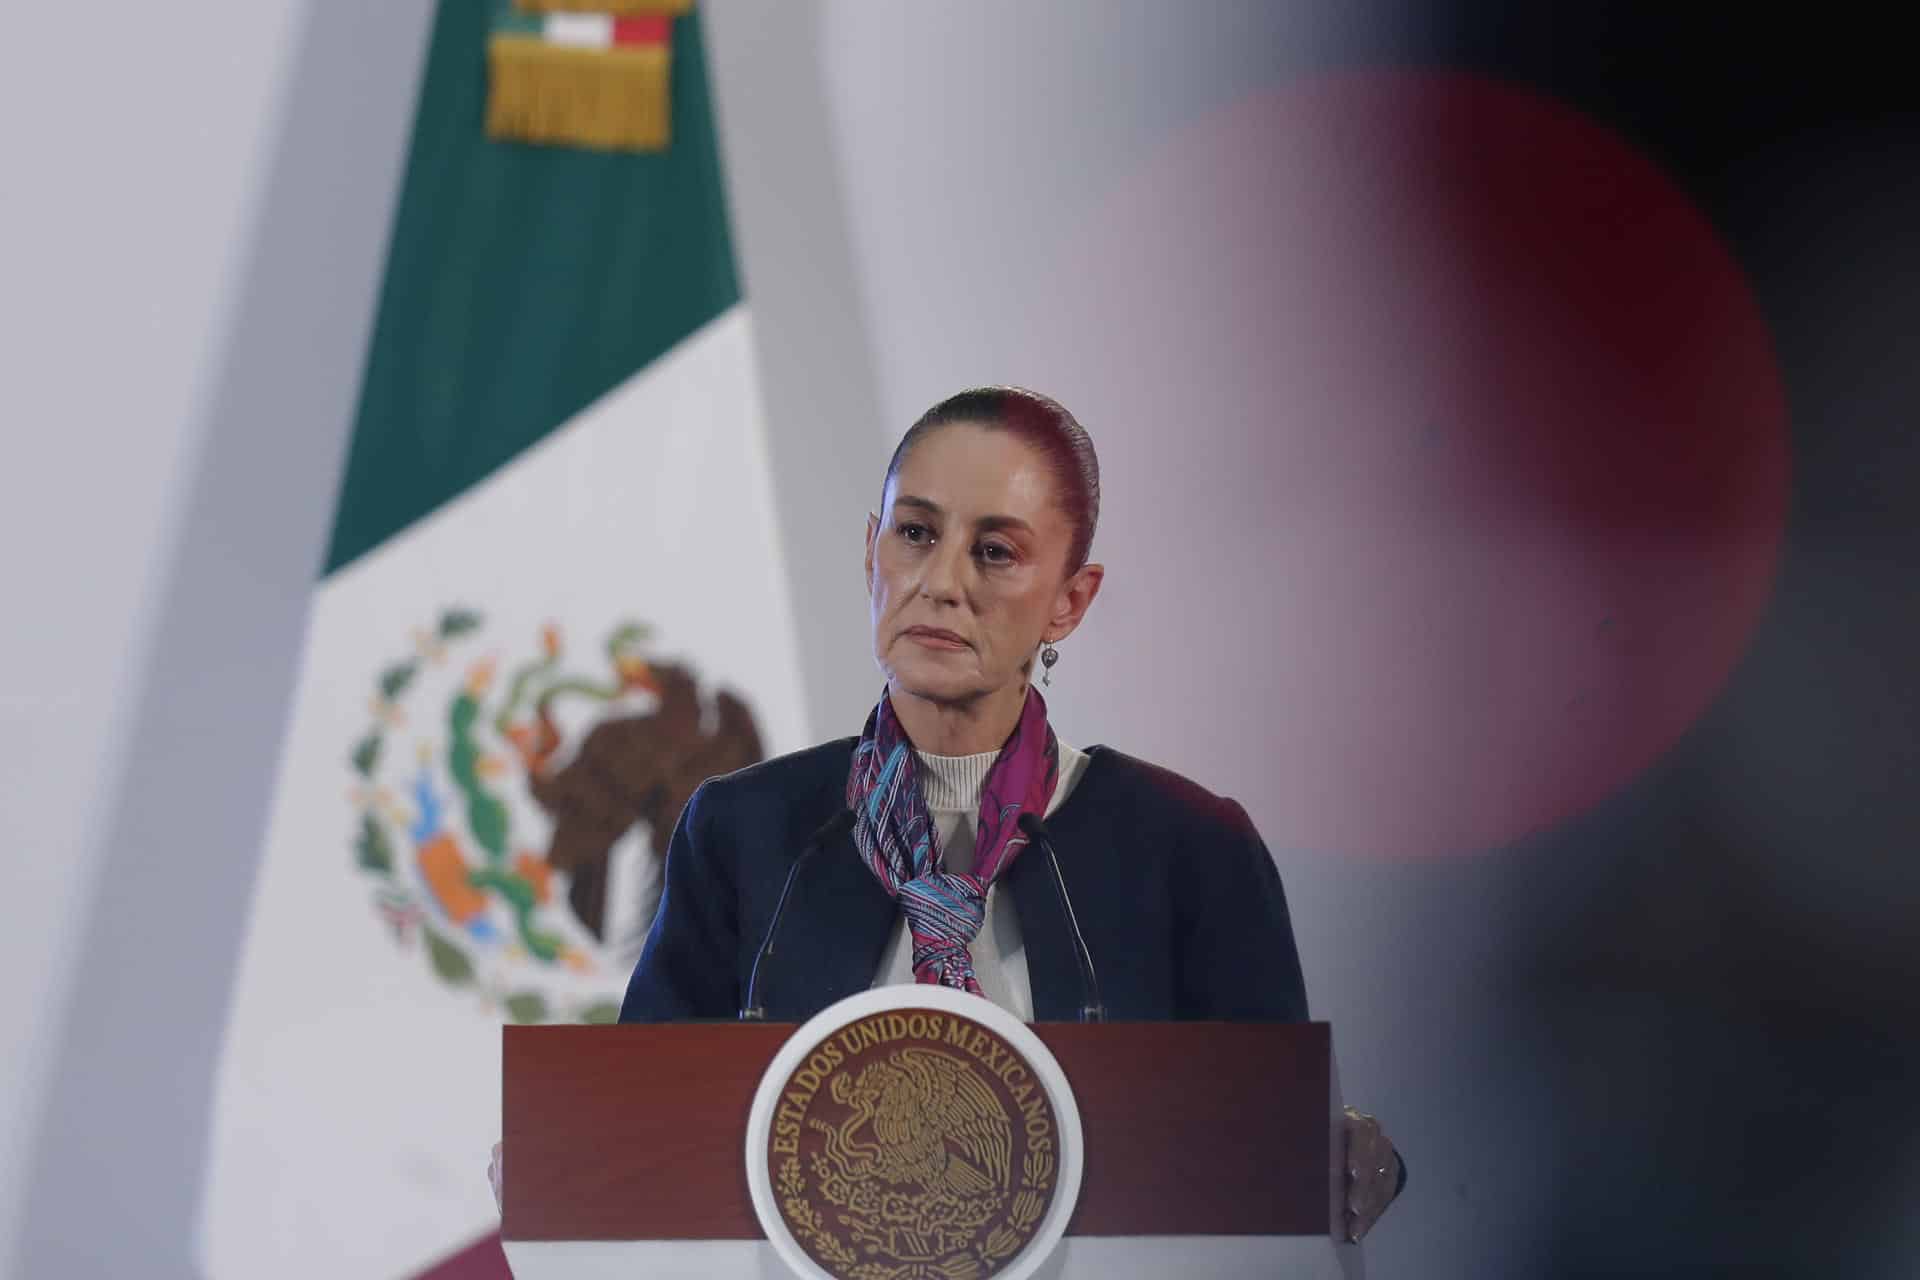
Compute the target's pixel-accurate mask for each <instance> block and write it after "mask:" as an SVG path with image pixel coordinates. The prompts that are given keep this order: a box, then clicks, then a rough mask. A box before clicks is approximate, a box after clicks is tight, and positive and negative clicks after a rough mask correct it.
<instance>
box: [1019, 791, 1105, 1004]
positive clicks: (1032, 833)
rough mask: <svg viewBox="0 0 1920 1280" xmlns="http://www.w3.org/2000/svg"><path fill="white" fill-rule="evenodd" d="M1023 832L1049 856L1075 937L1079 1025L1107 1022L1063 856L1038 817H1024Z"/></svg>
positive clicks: (1026, 815)
mask: <svg viewBox="0 0 1920 1280" xmlns="http://www.w3.org/2000/svg"><path fill="white" fill-rule="evenodd" d="M1020 829H1021V830H1022V831H1024V832H1026V833H1027V838H1028V839H1029V840H1031V841H1033V842H1034V843H1035V844H1037V845H1039V846H1040V851H1041V852H1042V853H1044V854H1046V855H1047V867H1048V869H1049V870H1051V871H1052V872H1053V891H1054V892H1055V893H1057V894H1059V895H1060V909H1061V910H1062V911H1064V912H1066V915H1067V932H1068V933H1070V934H1071V935H1073V958H1074V960H1075V961H1076V962H1077V963H1078V964H1079V966H1080V1021H1082V1022H1105V1021H1106V1020H1107V1007H1106V1006H1105V1005H1103V1004H1101V1003H1100V980H1099V979H1098V978H1096V977H1094V976H1093V954H1092V953H1091V952H1089V951H1088V950H1087V940H1086V938H1085V936H1084V935H1082V934H1081V932H1080V921H1079V919H1078V918H1077V917H1075V915H1074V914H1073V899H1071V898H1069V897H1068V896H1067V880H1066V877H1065V876H1063V875H1061V874H1060V855H1058V854H1057V853H1055V852H1054V851H1053V841H1051V840H1049V839H1048V838H1047V829H1046V828H1045V827H1043V826H1041V825H1040V819H1039V818H1038V817H1036V816H1035V815H1033V814H1031V813H1023V814H1021V815H1020Z"/></svg>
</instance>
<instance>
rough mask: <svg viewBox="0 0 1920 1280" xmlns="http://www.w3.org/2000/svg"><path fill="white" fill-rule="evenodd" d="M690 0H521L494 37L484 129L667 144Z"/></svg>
mask: <svg viewBox="0 0 1920 1280" xmlns="http://www.w3.org/2000/svg"><path fill="white" fill-rule="evenodd" d="M691 7H692V0H516V3H515V4H513V5H512V6H511V7H503V9H502V10H501V13H500V15H499V16H498V17H497V18H496V19H495V21H494V27H493V34H492V36H491V38H489V40H488V41H487V64H488V71H489V81H490V83H489V86H488V92H487V136H488V137H491V138H506V139H512V140H514V141H519V142H538V143H551V144H558V145H562V146H576V147H591V148H594V149H597V150H606V151H660V150H664V149H665V148H666V146H667V143H668V140H669V138H670V137H671V134H672V129H671V123H670V121H669V119H668V114H669V113H668V103H669V100H670V92H669V91H670V85H671V75H672V68H673V19H674V17H675V16H677V15H679V14H682V13H685V12H686V11H687V10H688V9H689V8H691Z"/></svg>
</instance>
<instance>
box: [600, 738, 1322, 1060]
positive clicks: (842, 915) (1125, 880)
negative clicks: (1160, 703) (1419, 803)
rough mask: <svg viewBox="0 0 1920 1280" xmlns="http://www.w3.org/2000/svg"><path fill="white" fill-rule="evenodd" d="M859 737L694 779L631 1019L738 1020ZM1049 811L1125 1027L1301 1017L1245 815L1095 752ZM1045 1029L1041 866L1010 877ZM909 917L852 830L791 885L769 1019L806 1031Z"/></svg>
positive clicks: (1044, 880) (1287, 943) (1053, 918)
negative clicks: (795, 872)
mask: <svg viewBox="0 0 1920 1280" xmlns="http://www.w3.org/2000/svg"><path fill="white" fill-rule="evenodd" d="M854 741H855V740H854V739H852V738H842V739H840V740H839V741H836V742H829V743H825V744H823V745H821V746H818V747H813V748H810V749H808V750H805V751H799V752H795V753H794V754H792V755H787V756H781V757H779V758H778V759H774V760H768V761H766V762H764V763H762V764H757V765H754V766H752V767H751V768H747V769H742V770H740V771H739V772H737V773H731V774H727V775H725V776H723V777H718V778H712V779H709V780H708V781H707V782H705V783H703V784H701V786H700V788H699V790H697V791H696V792H694V795H693V798H692V799H691V800H689V801H688V802H687V807H686V809H685V811H684V812H682V813H681V815H680V821H679V823H678V824H677V825H676V826H675V828H674V832H673V840H672V842H671V844H670V845H669V847H668V850H667V870H666V888H665V891H664V892H663V894H662V896H661V899H660V910H659V914H658V915H657V916H656V917H655V919H654V922H653V928H652V930H651V932H650V933H649V934H648V936H647V942H646V947H645V950H644V951H642V953H641V956H640V961H639V964H638V965H637V966H635V968H634V972H633V978H632V980H631V981H630V982H629V983H628V985H627V995H626V1000H625V1001H624V1002H623V1003H622V1005H621V1009H620V1020H621V1021H622V1022H661V1021H670V1020H677V1019H693V1018H732V1017H735V1016H736V1015H737V1013H738V1011H739V1008H740V1004H741V1001H742V999H743V997H744V995H745V992H746V986H747V979H748V975H749V972H750V970H751V969H752V966H753V957H754V953H755V952H756V951H757V950H758V949H759V947H760V943H761V940H762V939H763V938H764V937H765V935H766V931H767V923H768V921H769V920H770V919H771V917H772V915H773V907H774V903H775V902H776V901H777V900H778V898H779V896H780V887H781V885H782V883H784V881H785V880H786V876H787V872H788V870H789V869H790V868H791V867H792V866H793V861H794V859H795V858H797V857H798V856H799V855H800V854H801V852H802V851H803V850H804V849H805V848H806V847H807V844H808V842H809V840H810V839H811V838H812V837H813V835H814V833H815V832H817V831H818V830H819V829H820V828H821V827H822V826H823V825H825V824H826V823H827V821H828V820H829V819H831V818H832V817H833V816H834V814H836V813H837V812H839V811H840V810H842V809H844V808H845V807H846V800H845V792H846V783H847V769H848V766H849V764H850V763H851V761H852V755H853V747H854ZM1088 754H1089V756H1090V757H1091V758H1090V759H1089V760H1088V762H1087V766H1086V769H1085V771H1084V772H1083V773H1082V774H1081V776H1080V779H1079V781H1078V783H1077V784H1076V785H1075V786H1074V789H1073V792H1072V794H1070V795H1069V796H1068V797H1067V799H1066V801H1065V802H1064V803H1063V804H1061V806H1060V807H1059V809H1057V810H1056V811H1055V812H1054V814H1053V816H1052V817H1050V818H1048V819H1047V830H1048V833H1049V834H1050V835H1051V836H1052V839H1053V843H1054V846H1055V848H1056V849H1057V851H1058V853H1059V857H1060V872H1061V876H1062V878H1063V879H1065V881H1066V884H1067V891H1068V893H1069V895H1070V896H1071V897H1072V900H1073V907H1074V912H1075V914H1076V915H1078V916H1079V919H1080V927H1081V930H1082V931H1083V933H1084V934H1085V936H1086V940H1087V949H1088V950H1089V951H1090V952H1091V953H1092V956H1093V963H1094V969H1095V972H1096V973H1097V974H1098V975H1099V979H1100V987H1101V995H1102V998H1103V1000H1104V1002H1105V1004H1106V1007H1107V1016H1108V1017H1109V1018H1111V1019H1114V1020H1116V1021H1118V1020H1167V1019H1180V1018H1186V1019H1255V1020H1268V1021H1305V1020H1306V1018H1307V996H1306V988H1305V984H1304V983H1303V981H1302V980H1301V975H1300V958H1299V954H1298V952H1297V951H1296V950H1295V947H1294V941H1293V926H1292V923H1291V922H1290V921H1289V919H1288V917H1287V902H1286V896H1285V894H1284V893H1283V892H1282V890H1281V887H1280V876H1279V873H1278V872H1277V871H1275V869H1274V866H1273V859H1272V858H1271V857H1269V856H1268V853H1267V849H1266V846H1265V845H1264V844H1262V843H1261V840H1260V837H1259V835H1258V834H1257V833H1256V832H1255V831H1254V829H1253V824H1252V822H1250V821H1249V820H1248V818H1247V815H1246V811H1245V810H1243V809H1242V808H1241V807H1240V806H1239V805H1237V804H1235V803H1234V802H1233V801H1231V800H1227V799H1223V798H1221V797H1219V796H1215V795H1213V794H1212V793H1210V792H1208V791H1206V790H1205V789H1204V788H1202V787H1200V786H1198V785H1196V784H1195V783H1193V782H1190V781H1188V780H1187V779H1185V778H1183V777H1181V776H1180V775H1178V774H1176V773H1173V772H1171V771H1169V770H1166V769H1161V768H1158V767H1156V766H1154V765H1150V764H1147V763H1146V762H1144V761H1141V760H1135V759H1133V758H1132V757H1130V756H1126V755H1123V754H1121V753H1120V752H1118V751H1114V750H1111V749H1109V748H1106V747H1094V748H1093V749H1092V750H1091V751H1090V752H1089V753H1088ZM1003 879H1004V881H1005V884H1004V885H1003V887H1002V889H1001V892H1003V893H1007V892H1010V893H1012V895H1013V901H1014V906H1015V909H1016V910H1017V911H1018V912H1019V917H1020V932H1021V936H1022V938H1023V940H1024V943H1025V946H1026V957H1027V975H1028V981H1029V983H1030V984H1031V986H1032V989H1033V1012H1034V1017H1035V1019H1036V1020H1038V1021H1043V1022H1046V1021H1069V1020H1072V1019H1074V1018H1075V1017H1077V1016H1078V1010H1079V1007H1080V999H1081V994H1080V975H1079V969H1078V966H1077V965H1076V964H1075V963H1074V957H1073V949H1072V944H1071V942H1070V941H1069V939H1068V932H1067V925H1066V916H1065V914H1064V913H1063V912H1062V910H1061V908H1060V903H1059V900H1058V897H1057V896H1056V895H1055V893H1054V890H1053V886H1052V884H1051V883H1050V877H1049V875H1048V872H1047V868H1046V866H1045V859H1044V858H1043V857H1041V856H1040V855H1039V851H1038V850H1036V849H1029V850H1027V851H1026V852H1025V853H1023V854H1022V855H1021V856H1020V857H1018V858H1016V859H1015V860H1014V863H1013V865H1012V866H1011V867H1009V868H1008V869H1007V870H1006V871H1005V872H1004V873H1003ZM897 918H898V915H897V910H896V908H895V906H894V902H893V899H892V898H890V897H888V896H887V893H886V890H884V889H882V888H881V887H880V882H879V881H878V880H876V879H875V878H874V875H873V872H872V871H871V870H870V869H868V867H867V865H866V864H865V863H864V862H862V861H861V859H860V855H859V852H858V850H857V849H856V848H855V846H854V843H853V837H852V836H851V835H842V836H840V837H839V838H838V840H837V841H835V842H834V843H832V844H830V845H829V846H828V847H826V848H823V849H821V850H820V851H819V852H818V853H817V854H816V855H815V856H814V857H813V858H812V859H811V860H810V861H809V862H808V863H807V865H806V866H805V867H803V868H801V871H800V874H799V876H798V877H797V878H796V879H795V881H794V886H793V898H792V901H791V902H790V903H789V905H788V907H787V917H786V920H785V921H784V923H782V925H781V926H780V941H779V948H778V951H777V953H776V954H775V955H774V956H773V957H771V958H770V959H769V960H768V963H767V965H766V966H765V971H764V972H763V973H762V974H761V979H760V999H761V1003H762V1004H763V1005H764V1006H765V1007H766V1011H767V1017H768V1018H769V1019H772V1020H774V1021H789V1022H800V1021H804V1020H805V1019H807V1018H809V1017H811V1016H812V1015H813V1014H815V1013H817V1012H819V1011H820V1010H821V1009H824V1008H825V1007H826V1006H828V1005H829V1004H832V1003H833V1002H834V1001H836V1000H839V999H841V998H842V997H845V996H849V995H852V994H853V993H854V992H857V991H865V990H867V989H868V988H869V987H871V986H872V985H873V980H874V977H875V975H876V974H877V973H878V972H879V969H880V961H881V956H882V953H883V952H884V951H885V949H886V945H887V941H888V939H889V938H890V937H891V935H892V932H893V929H894V924H895V921H896V919H897Z"/></svg>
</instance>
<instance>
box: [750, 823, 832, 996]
mask: <svg viewBox="0 0 1920 1280" xmlns="http://www.w3.org/2000/svg"><path fill="white" fill-rule="evenodd" d="M851 830H853V810H851V809H842V810H841V811H840V812H838V813H836V814H834V815H833V816H832V817H831V818H828V819H827V820H826V821H825V822H824V823H822V824H821V826H820V829H819V830H818V831H816V832H814V833H813V838H812V839H811V840H808V841H807V847H806V848H804V849H802V850H801V851H800V856H799V857H797V858H795V859H794V860H793V866H792V867H791V868H790V869H789V870H788V871H787V880H786V883H785V884H783V885H781V886H780V898H779V901H777V902H775V903H774V904H773V918H772V919H770V920H768V921H767V936H766V937H765V938H764V939H762V940H761V943H760V949H759V950H758V951H756V952H754V953H753V968H752V970H751V971H750V972H749V973H748V975H747V1001H746V1003H745V1004H743V1005H741V1006H740V1021H742V1022H764V1021H766V1018H767V1011H766V1009H765V1008H764V1007H763V1006H762V1005H761V1004H760V965H761V963H762V962H763V961H764V960H766V958H767V957H768V956H770V955H772V954H773V944H774V940H775V939H777V938H778V937H779V936H780V922H781V920H783V919H785V918H786V914H787V899H788V898H790V897H792V896H793V882H794V881H795V880H796V879H798V878H799V876H800V868H801V867H803V866H805V865H806V862H807V859H808V858H811V857H812V856H813V855H814V854H815V853H816V852H818V851H819V850H821V849H824V848H825V847H826V846H827V845H829V844H832V843H833V842H834V841H835V840H838V839H839V838H840V837H841V836H843V835H845V834H846V833H847V832H849V831H851Z"/></svg>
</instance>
